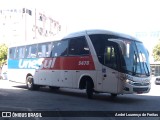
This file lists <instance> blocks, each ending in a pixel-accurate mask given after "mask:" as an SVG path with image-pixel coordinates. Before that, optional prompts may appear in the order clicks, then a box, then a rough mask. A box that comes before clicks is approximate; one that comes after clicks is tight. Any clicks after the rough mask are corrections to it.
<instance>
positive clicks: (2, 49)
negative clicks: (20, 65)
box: [0, 44, 8, 66]
mask: <svg viewBox="0 0 160 120" xmlns="http://www.w3.org/2000/svg"><path fill="white" fill-rule="evenodd" d="M7 51H8V47H7V46H6V45H5V44H1V45H0V66H2V65H3V64H4V63H6V62H7Z"/></svg>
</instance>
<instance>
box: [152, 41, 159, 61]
mask: <svg viewBox="0 0 160 120" xmlns="http://www.w3.org/2000/svg"><path fill="white" fill-rule="evenodd" d="M153 57H154V60H155V61H160V42H158V44H157V45H156V46H155V47H154V48H153Z"/></svg>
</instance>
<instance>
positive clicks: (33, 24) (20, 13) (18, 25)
mask: <svg viewBox="0 0 160 120" xmlns="http://www.w3.org/2000/svg"><path fill="white" fill-rule="evenodd" d="M61 32H62V25H61V24H60V22H59V21H57V20H55V19H54V18H52V16H51V15H47V13H46V12H45V11H43V10H39V9H28V8H20V9H19V8H18V9H3V10H0V33H1V34H0V43H6V44H12V43H21V42H25V41H33V40H41V39H45V38H47V37H54V36H56V35H57V34H60V33H61Z"/></svg>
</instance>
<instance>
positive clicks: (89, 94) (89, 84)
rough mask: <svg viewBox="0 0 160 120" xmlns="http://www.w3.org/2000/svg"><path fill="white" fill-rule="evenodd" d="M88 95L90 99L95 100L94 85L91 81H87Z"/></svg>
mask: <svg viewBox="0 0 160 120" xmlns="http://www.w3.org/2000/svg"><path fill="white" fill-rule="evenodd" d="M86 93H87V97H88V99H92V98H93V85H92V82H91V81H89V80H87V81H86Z"/></svg>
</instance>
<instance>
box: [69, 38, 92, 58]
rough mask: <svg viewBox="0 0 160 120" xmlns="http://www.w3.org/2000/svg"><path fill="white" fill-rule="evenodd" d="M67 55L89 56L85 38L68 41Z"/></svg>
mask: <svg viewBox="0 0 160 120" xmlns="http://www.w3.org/2000/svg"><path fill="white" fill-rule="evenodd" d="M68 54H69V55H70V56H77V55H89V47H88V44H87V42H86V39H85V37H77V38H72V39H70V42H69V50H68Z"/></svg>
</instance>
